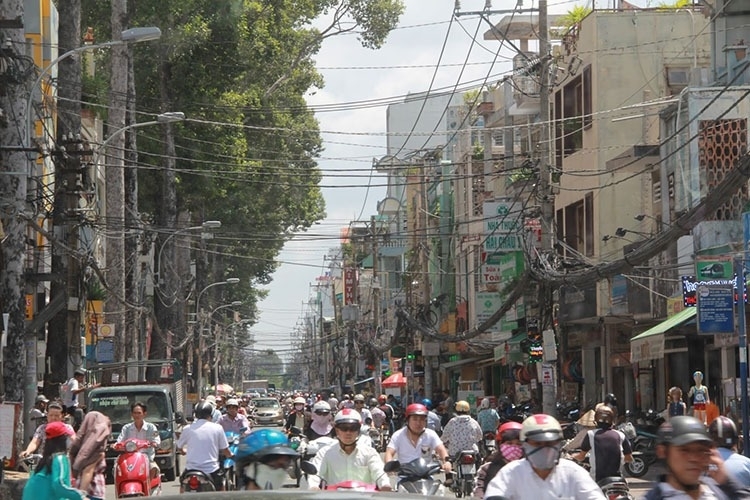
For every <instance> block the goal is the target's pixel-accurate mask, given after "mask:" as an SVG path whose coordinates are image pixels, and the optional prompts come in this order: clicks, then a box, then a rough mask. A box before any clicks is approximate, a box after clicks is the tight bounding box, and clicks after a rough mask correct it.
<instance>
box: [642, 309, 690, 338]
mask: <svg viewBox="0 0 750 500" xmlns="http://www.w3.org/2000/svg"><path fill="white" fill-rule="evenodd" d="M697 312H698V308H697V307H686V308H685V309H683V310H682V311H680V312H678V313H677V314H675V315H674V316H670V317H669V318H667V319H665V320H664V321H662V322H661V323H659V324H658V325H656V326H652V327H651V328H649V329H648V330H646V331H645V332H643V333H639V334H638V335H636V336H635V337H633V338H632V339H630V341H631V342H634V341H636V340H642V339H645V338H647V337H651V336H653V335H659V334H660V333H664V332H666V331H668V330H671V329H672V328H674V327H676V326H680V325H681V324H683V323H685V322H686V321H688V320H690V319H693V317H694V316H695V315H696V313H697Z"/></svg>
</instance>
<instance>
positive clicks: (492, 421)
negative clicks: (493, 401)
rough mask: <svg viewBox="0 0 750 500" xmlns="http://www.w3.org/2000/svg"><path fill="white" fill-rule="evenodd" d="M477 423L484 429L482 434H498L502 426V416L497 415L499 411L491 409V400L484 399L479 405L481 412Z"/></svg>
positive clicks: (478, 414) (478, 413)
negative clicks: (498, 429) (499, 427)
mask: <svg viewBox="0 0 750 500" xmlns="http://www.w3.org/2000/svg"><path fill="white" fill-rule="evenodd" d="M477 422H479V427H481V428H482V434H483V435H484V434H485V433H488V432H489V433H492V434H495V433H496V432H497V428H498V426H499V425H500V415H498V414H497V410H495V409H494V408H492V407H490V398H484V399H482V402H481V403H479V412H477Z"/></svg>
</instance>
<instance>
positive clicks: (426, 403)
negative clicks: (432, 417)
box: [422, 398, 432, 410]
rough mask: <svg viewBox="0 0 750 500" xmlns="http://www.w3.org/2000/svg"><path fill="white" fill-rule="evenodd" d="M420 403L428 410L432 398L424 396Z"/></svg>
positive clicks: (430, 406)
mask: <svg viewBox="0 0 750 500" xmlns="http://www.w3.org/2000/svg"><path fill="white" fill-rule="evenodd" d="M422 404H423V405H425V406H426V407H427V409H428V410H432V400H431V399H430V398H424V399H423V400H422Z"/></svg>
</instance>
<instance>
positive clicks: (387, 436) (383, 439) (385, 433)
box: [375, 424, 391, 453]
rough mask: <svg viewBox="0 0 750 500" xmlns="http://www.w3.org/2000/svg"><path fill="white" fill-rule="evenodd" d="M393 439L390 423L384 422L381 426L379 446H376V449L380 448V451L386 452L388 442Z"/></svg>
mask: <svg viewBox="0 0 750 500" xmlns="http://www.w3.org/2000/svg"><path fill="white" fill-rule="evenodd" d="M390 440H391V432H390V429H389V428H388V424H383V425H382V426H380V432H379V436H378V442H377V446H375V449H376V450H378V451H379V452H380V453H384V452H385V449H386V447H387V446H388V442H389V441H390Z"/></svg>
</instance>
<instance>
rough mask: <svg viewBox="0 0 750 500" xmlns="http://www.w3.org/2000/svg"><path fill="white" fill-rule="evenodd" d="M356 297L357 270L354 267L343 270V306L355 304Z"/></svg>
mask: <svg viewBox="0 0 750 500" xmlns="http://www.w3.org/2000/svg"><path fill="white" fill-rule="evenodd" d="M356 297H357V269H356V268H354V267H346V268H344V305H345V306H348V305H353V304H356V303H357V301H356Z"/></svg>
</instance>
